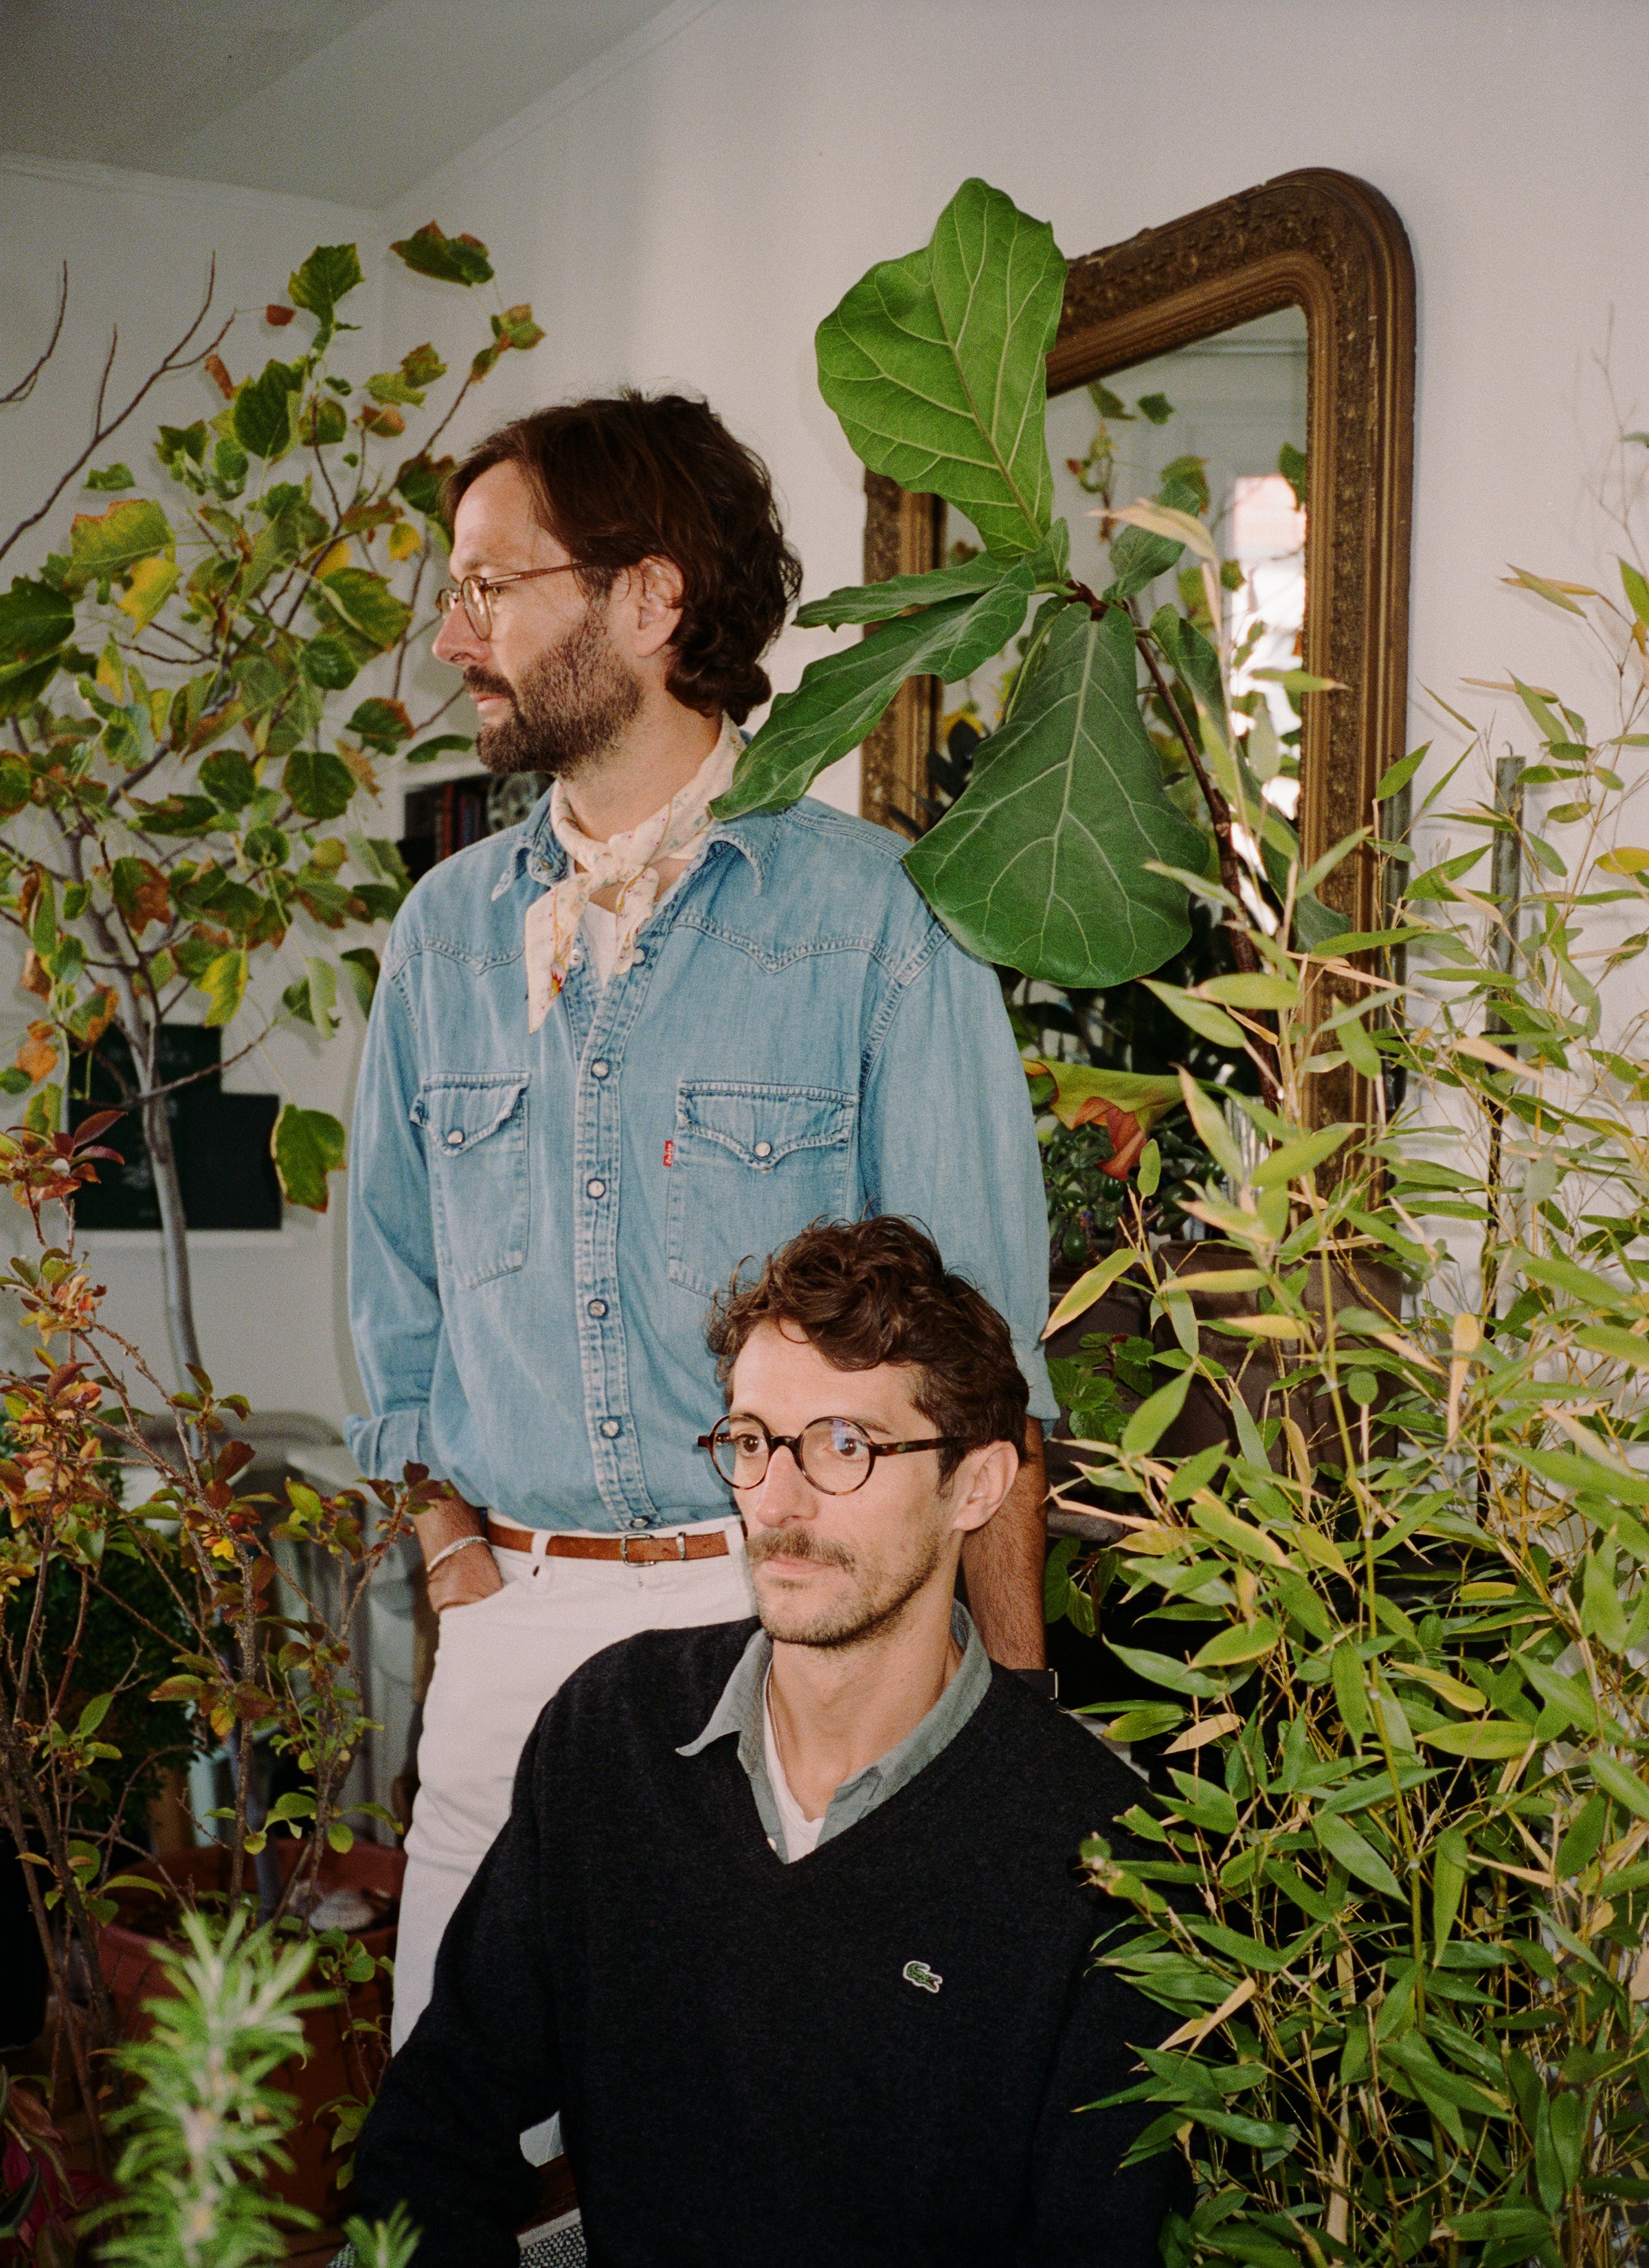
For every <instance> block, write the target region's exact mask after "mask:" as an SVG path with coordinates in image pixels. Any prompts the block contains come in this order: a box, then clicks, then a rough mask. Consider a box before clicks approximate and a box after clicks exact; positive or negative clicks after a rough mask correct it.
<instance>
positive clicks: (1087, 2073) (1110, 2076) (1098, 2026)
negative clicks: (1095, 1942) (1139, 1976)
mask: <svg viewBox="0 0 1649 2268" xmlns="http://www.w3.org/2000/svg"><path fill="white" fill-rule="evenodd" d="M1171 2022H1172V2019H1171V2018H1170V2017H1169V2016H1168V2015H1167V2013H1166V2012H1165V2011H1164V2010H1163V2009H1161V2008H1159V2007H1156V2006H1155V2005H1154V2004H1153V2003H1152V2002H1151V2001H1149V2000H1147V1999H1145V1997H1144V1995H1143V1994H1142V1993H1139V1992H1135V1990H1134V1989H1133V1987H1132V1986H1131V1985H1127V1984H1125V1983H1124V1982H1123V1979H1122V1978H1121V1977H1119V1976H1118V1975H1117V1974H1116V1972H1115V1970H1111V1969H1103V1968H1101V1966H1100V1965H1099V1963H1098V1962H1097V1961H1093V1960H1091V1961H1090V1962H1089V1963H1088V1965H1087V1966H1086V1969H1085V1970H1084V1971H1083V1973H1082V1975H1081V1976H1080V1977H1078V1980H1077V1984H1076V1985H1075V1987H1074V1989H1073V1992H1072V1994H1071V2006H1070V2008H1069V2010H1068V2012H1067V2015H1066V2019H1065V2023H1064V2029H1063V2031H1062V2032H1061V2035H1060V2041H1059V2050H1058V2053H1057V2055H1056V2058H1055V2062H1054V2067H1053V2070H1052V2073H1050V2075H1049V2085H1048V2090H1047V2093H1046V2095H1044V2097H1043V2101H1042V2116H1041V2118H1040V2120H1039V2121H1038V2124H1037V2132H1036V2142H1035V2148H1034V2159H1033V2165H1032V2200H1031V2203H1032V2212H1031V2218H1030V2221H1029V2225H1028V2226H1027V2229H1026V2232H1025V2235H1024V2236H1023V2237H1022V2238H1021V2240H1020V2244H1019V2246H1018V2248H1017V2249H1016V2250H1015V2253H1014V2268H1093V2261H1094V2260H1095V2259H1096V2258H1097V2257H1103V2259H1104V2261H1105V2264H1106V2268H1161V2254H1160V2252H1159V2250H1158V2236H1159V2231H1160V2229H1161V2228H1162V2222H1163V2217H1164V2215H1165V2214H1166V2213H1167V2211H1168V2209H1169V2207H1170V2206H1177V2207H1179V2208H1181V2209H1182V2210H1189V2205H1188V2204H1187V2197H1186V2183H1185V2170H1184V2168H1183V2165H1182V2161H1181V2160H1180V2159H1179V2157H1178V2155H1177V2154H1176V2153H1175V2152H1174V2150H1173V2149H1172V2148H1170V2149H1169V2150H1168V2151H1167V2152H1166V2153H1165V2154H1161V2155H1159V2156H1158V2157H1154V2158H1148V2159H1147V2160H1146V2161H1145V2163H1144V2164H1143V2165H1137V2166H1128V2167H1123V2166H1122V2165H1121V2162H1120V2161H1122V2159H1123V2157H1124V2156H1126V2154H1127V2152H1128V2148H1129V2146H1130V2143H1131V2142H1132V2141H1133V2139H1134V2138H1135V2136H1136V2135H1137V2134H1139V2133H1141V2132H1143V2131H1144V2129H1145V2126H1146V2125H1147V2124H1149V2123H1150V2121H1151V2119H1152V2117H1155V2115H1156V2112H1157V2109H1158V2106H1157V2105H1155V2104H1152V2103H1139V2102H1126V2103H1119V2104H1118V2105H1117V2106H1116V2107H1115V2109H1114V2110H1092V2109H1090V2108H1089V2107H1088V2106H1089V2105H1091V2104H1093V2103H1096V2102H1101V2101H1102V2100H1103V2099H1104V2097H1105V2096H1107V2095H1115V2093H1116V2092H1117V2091H1118V2090H1119V2089H1120V2088H1126V2087H1130V2086H1133V2085H1134V2084H1135V2083H1136V2082H1137V2080H1139V2078H1140V2077H1141V2076H1142V2073H1141V2071H1140V2068H1139V2063H1138V2054H1137V2051H1138V2050H1139V2049H1140V2048H1142V2047H1152V2046H1154V2045H1155V2044H1156V2043H1157V2042H1158V2041H1159V2039H1161V2038H1162V2036H1163V2035H1164V2033H1165V2032H1166V2031H1167V2029H1170V2026H1171Z"/></svg>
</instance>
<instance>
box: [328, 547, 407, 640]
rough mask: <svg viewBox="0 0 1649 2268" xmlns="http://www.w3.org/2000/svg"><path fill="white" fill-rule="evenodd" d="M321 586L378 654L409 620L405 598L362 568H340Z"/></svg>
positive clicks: (380, 578) (396, 636) (344, 617)
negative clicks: (397, 594) (400, 597)
mask: <svg viewBox="0 0 1649 2268" xmlns="http://www.w3.org/2000/svg"><path fill="white" fill-rule="evenodd" d="M320 588H321V589H322V590H323V591H324V592H325V593H326V594H327V597H328V600H329V601H330V602H331V604H332V605H333V606H335V608H337V610H338V612H339V613H340V614H341V615H342V617H343V619H344V621H345V622H348V623H349V625H350V629H351V630H359V632H360V633H361V636H362V637H364V638H370V639H371V640H372V644H374V645H375V646H376V647H377V648H378V650H379V652H380V653H386V652H388V651H389V648H390V647H391V646H392V645H394V644H395V642H396V640H397V639H398V638H400V637H401V635H402V633H403V632H404V631H405V630H406V627H407V624H408V623H409V622H410V621H411V620H412V609H411V608H410V607H409V606H408V604H407V602H406V600H404V599H398V598H397V597H396V596H395V594H394V592H393V591H392V590H391V589H390V587H389V585H388V584H387V583H386V582H385V580H384V578H383V577H382V576H381V575H374V574H372V573H371V572H370V571H368V570H367V569H366V568H364V567H340V568H338V569H337V571H335V573H333V574H331V575H328V576H326V577H325V578H323V580H322V582H321V585H320Z"/></svg>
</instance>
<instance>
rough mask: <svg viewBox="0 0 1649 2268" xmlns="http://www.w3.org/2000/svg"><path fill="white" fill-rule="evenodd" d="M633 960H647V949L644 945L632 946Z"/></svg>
mask: <svg viewBox="0 0 1649 2268" xmlns="http://www.w3.org/2000/svg"><path fill="white" fill-rule="evenodd" d="M631 958H632V959H634V960H635V961H645V959H646V958H647V948H646V946H644V945H637V946H632V947H631Z"/></svg>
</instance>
